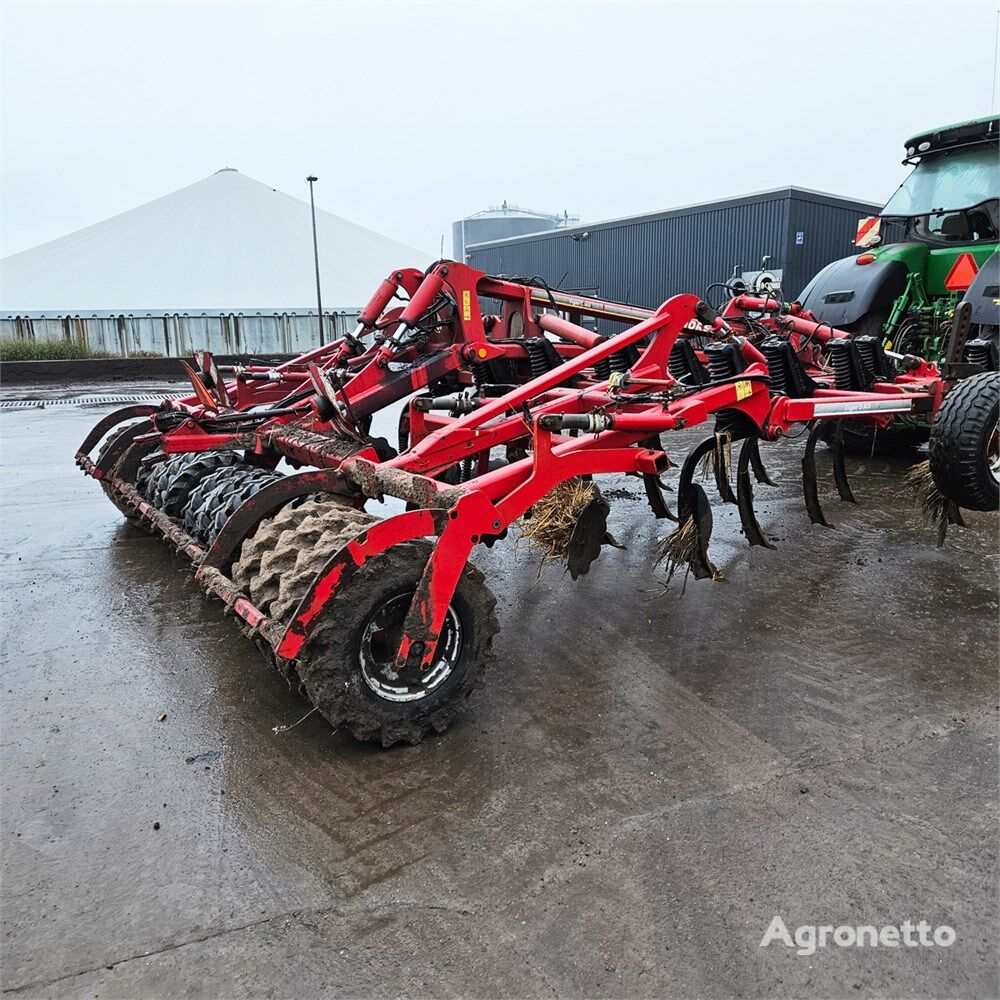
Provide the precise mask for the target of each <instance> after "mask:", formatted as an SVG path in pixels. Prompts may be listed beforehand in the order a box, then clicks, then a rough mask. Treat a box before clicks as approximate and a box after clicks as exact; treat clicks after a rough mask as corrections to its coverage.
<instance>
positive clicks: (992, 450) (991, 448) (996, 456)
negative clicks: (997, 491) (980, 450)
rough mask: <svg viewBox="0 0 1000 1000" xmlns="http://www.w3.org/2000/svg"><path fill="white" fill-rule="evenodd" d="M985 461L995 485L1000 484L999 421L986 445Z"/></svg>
mask: <svg viewBox="0 0 1000 1000" xmlns="http://www.w3.org/2000/svg"><path fill="white" fill-rule="evenodd" d="M986 461H987V462H988V463H989V467H990V475H991V476H992V477H993V481H994V482H995V483H1000V420H998V421H997V425H996V427H994V428H993V433H992V434H991V435H990V439H989V442H988V443H987V445H986Z"/></svg>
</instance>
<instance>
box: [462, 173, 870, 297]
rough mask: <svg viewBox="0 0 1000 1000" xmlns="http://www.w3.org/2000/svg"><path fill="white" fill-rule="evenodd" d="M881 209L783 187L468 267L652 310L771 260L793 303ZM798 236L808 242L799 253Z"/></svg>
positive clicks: (516, 245) (532, 244) (528, 244)
mask: <svg viewBox="0 0 1000 1000" xmlns="http://www.w3.org/2000/svg"><path fill="white" fill-rule="evenodd" d="M874 209H875V206H873V205H869V204H865V203H861V202H859V203H854V202H845V201H843V200H841V199H832V198H825V197H824V196H822V195H811V194H810V193H808V192H802V191H799V190H797V189H794V188H793V189H783V190H781V191H776V192H767V193H765V194H761V195H751V196H748V197H746V198H743V199H737V200H732V201H726V202H720V203H718V204H716V205H702V206H695V207H693V208H688V209H678V210H676V211H671V212H664V213H660V214H658V215H650V216H639V217H635V218H630V219H622V220H618V221H614V222H606V223H597V224H595V225H593V226H577V227H575V228H574V229H571V230H559V231H557V232H552V233H543V234H539V235H536V236H527V237H524V238H523V239H519V240H511V241H507V242H503V243H493V244H482V245H479V246H473V247H470V249H469V263H470V264H472V265H473V266H474V267H478V268H480V269H481V270H484V271H487V272H489V273H491V274H507V275H519V276H522V277H529V276H532V275H538V276H539V277H541V278H544V279H545V280H546V281H547V282H549V283H550V284H552V285H558V286H559V287H560V288H564V289H567V290H575V291H585V292H590V293H592V294H594V295H598V296H601V297H604V298H608V299H614V300H616V301H622V302H629V303H632V304H635V305H640V306H646V307H649V308H653V307H655V306H657V305H659V304H660V303H661V302H662V301H663V300H664V299H666V298H669V297H670V296H671V295H675V294H677V293H679V292H694V293H696V294H699V295H701V294H704V293H705V291H706V290H707V288H708V286H709V285H710V284H711V283H712V282H714V281H722V280H725V279H726V278H728V277H729V276H730V275H731V274H732V273H733V268H734V267H735V268H736V269H737V271H739V272H742V271H754V270H758V269H759V267H760V262H761V257H762V256H763V255H765V254H767V255H769V256H770V257H771V260H770V262H769V264H768V267H769V268H770V269H775V268H781V269H783V270H784V271H785V272H786V273H785V274H784V276H783V280H784V286H783V288H784V292H785V296H786V298H787V297H789V296H790V295H792V296H793V295H797V294H798V292H799V291H801V289H802V287H803V286H804V285H805V284H806V282H807V281H808V280H809V278H811V277H812V274H813V273H814V272H815V271H817V270H819V268H820V267H822V266H823V265H824V264H826V263H828V262H829V261H831V260H834V259H836V258H837V257H844V256H847V255H848V254H850V253H851V250H852V247H851V240H852V239H853V237H854V233H855V228H856V226H857V221H858V219H859V218H860V217H861V216H863V215H868V214H871V213H872V211H873V210H874ZM797 232H802V233H803V234H804V235H803V242H802V243H801V244H799V245H796V243H795V237H796V233H797ZM585 233H586V234H587V235H586V236H585V235H584V234H585Z"/></svg>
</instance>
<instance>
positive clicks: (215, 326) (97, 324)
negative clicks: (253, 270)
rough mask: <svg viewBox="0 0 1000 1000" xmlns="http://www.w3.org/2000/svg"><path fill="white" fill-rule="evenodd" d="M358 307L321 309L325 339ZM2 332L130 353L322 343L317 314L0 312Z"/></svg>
mask: <svg viewBox="0 0 1000 1000" xmlns="http://www.w3.org/2000/svg"><path fill="white" fill-rule="evenodd" d="M359 312H360V310H359V309H350V310H338V311H336V312H330V313H324V314H323V333H324V340H326V341H330V340H334V339H336V338H337V337H341V336H343V334H344V333H345V332H348V331H350V330H353V329H354V327H355V326H356V325H357V318H358V313H359ZM0 337H2V338H4V339H15V340H29V341H30V340H34V341H58V340H65V341H69V342H70V343H75V344H85V345H86V346H88V347H90V348H91V349H92V350H94V351H107V352H109V353H111V354H120V355H122V356H123V357H131V356H132V355H134V354H135V353H136V352H138V351H147V352H152V353H155V354H163V355H166V356H167V357H183V356H185V355H188V354H190V353H191V352H192V351H195V350H210V351H213V352H214V353H216V354H244V355H266V354H301V353H302V352H303V351H307V350H310V349H312V348H313V347H318V346H319V344H320V342H321V341H320V335H319V323H318V321H317V318H316V313H310V312H308V311H302V312H262V311H261V312H227V313H187V312H148V313H142V314H138V313H113V312H111V313H93V314H90V315H69V316H46V315H43V314H37V313H34V314H26V315H22V316H19V315H16V314H12V313H5V314H3V315H2V316H0Z"/></svg>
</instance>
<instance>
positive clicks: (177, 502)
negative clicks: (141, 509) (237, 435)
mask: <svg viewBox="0 0 1000 1000" xmlns="http://www.w3.org/2000/svg"><path fill="white" fill-rule="evenodd" d="M179 457H183V458H184V460H185V461H183V462H179V463H177V464H176V465H174V466H172V468H171V470H170V472H169V473H168V474H166V475H163V476H161V477H159V479H158V483H157V486H158V489H157V495H156V497H155V499H153V500H151V501H150V502H151V503H153V504H155V505H156V506H157V507H159V509H160V510H162V511H163V513H164V514H167V515H169V516H170V517H180V516H181V514H182V513H183V512H184V509H185V508H186V507H187V504H188V500H189V499H190V498H191V493H192V491H193V490H194V489H195V488H196V487H197V486H198V484H199V483H200V482H201V481H202V480H203V479H205V478H206V477H207V476H210V475H211V474H212V473H213V472H218V471H219V469H222V468H232V467H233V466H234V465H238V464H240V463H241V462H242V458H241V457H240V455H239V454H238V453H237V452H234V451H203V452H198V453H196V454H194V455H183V456H179Z"/></svg>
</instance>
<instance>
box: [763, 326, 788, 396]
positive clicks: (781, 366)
mask: <svg viewBox="0 0 1000 1000" xmlns="http://www.w3.org/2000/svg"><path fill="white" fill-rule="evenodd" d="M760 350H761V353H762V354H763V355H764V357H765V358H766V359H767V373H768V375H769V376H770V378H771V395H772V396H787V395H788V380H787V378H786V374H787V373H786V371H785V363H784V362H785V359H784V357H783V356H782V351H781V342H780V341H774V340H765V341H764V343H763V344H761V345H760Z"/></svg>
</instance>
